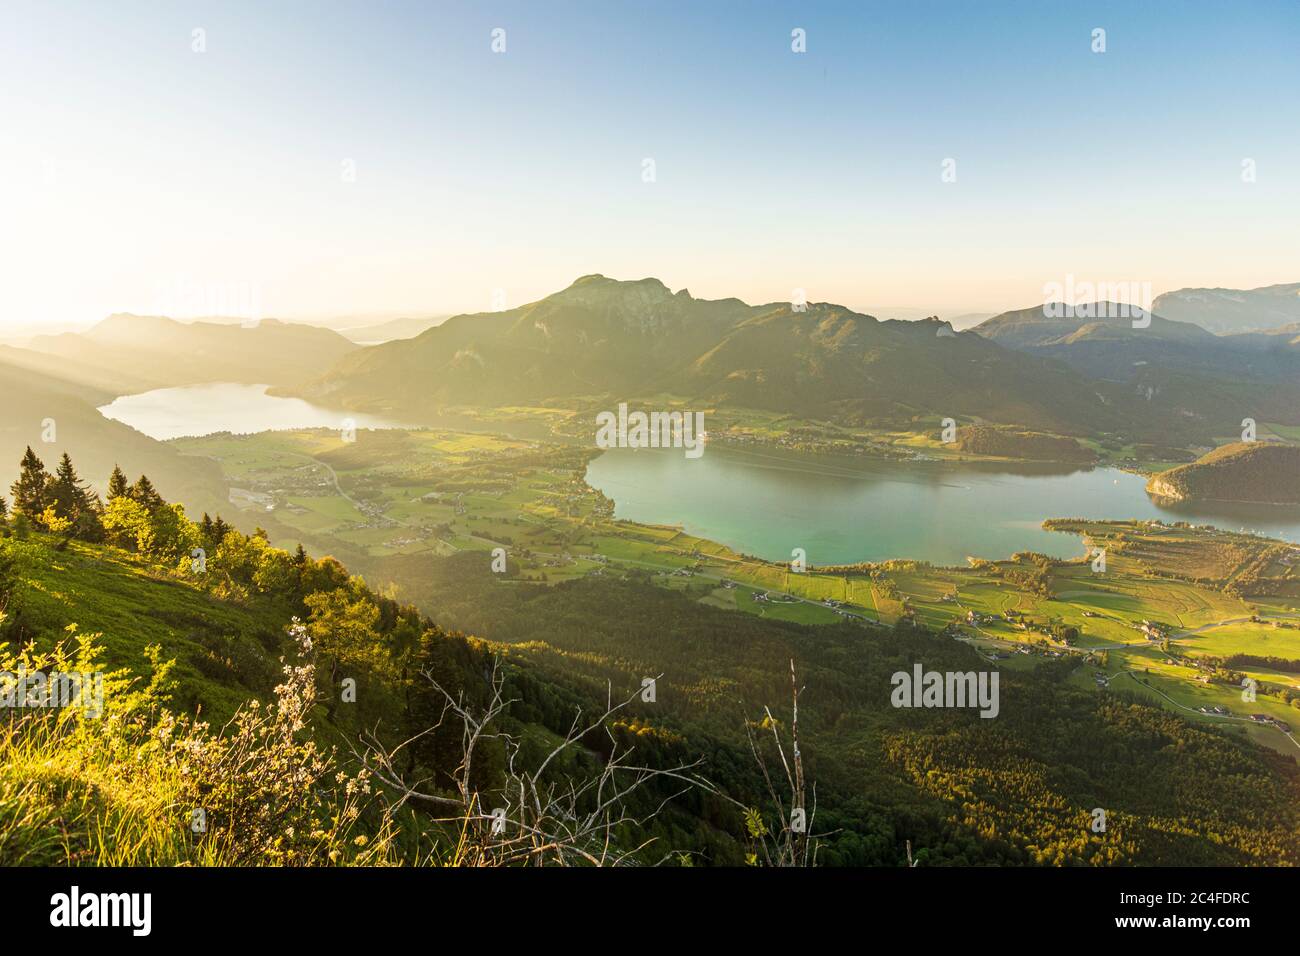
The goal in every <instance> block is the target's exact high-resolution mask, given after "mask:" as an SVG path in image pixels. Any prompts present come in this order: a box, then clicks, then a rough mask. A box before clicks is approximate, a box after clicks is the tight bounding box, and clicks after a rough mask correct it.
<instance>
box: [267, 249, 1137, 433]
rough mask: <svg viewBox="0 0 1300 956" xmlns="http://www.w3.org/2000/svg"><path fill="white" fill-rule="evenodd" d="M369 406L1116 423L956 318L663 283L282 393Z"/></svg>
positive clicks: (395, 352) (436, 342) (412, 348)
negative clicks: (661, 402) (539, 406)
mask: <svg viewBox="0 0 1300 956" xmlns="http://www.w3.org/2000/svg"><path fill="white" fill-rule="evenodd" d="M283 393H285V394H295V395H299V396H301V397H303V398H307V399H309V400H312V401H318V402H321V403H323V404H329V405H334V406H340V407H344V408H348V409H353V410H358V411H373V412H388V413H393V412H401V413H402V414H403V415H406V416H408V417H409V416H412V415H414V416H419V415H429V414H432V413H433V412H435V411H436V409H437V408H439V407H441V406H443V405H449V404H461V405H474V404H493V405H510V404H524V403H540V402H546V401H551V402H567V403H574V402H578V403H582V402H586V401H598V400H604V399H606V398H607V397H608V396H622V397H640V398H649V397H651V396H654V395H660V394H665V393H667V394H672V395H677V396H683V397H688V398H690V399H692V400H695V401H697V402H701V403H704V404H707V405H709V406H718V405H736V406H744V407H751V408H763V409H774V410H778V411H782V412H792V413H798V414H803V415H808V416H813V417H822V418H828V419H834V420H839V421H845V422H863V421H865V420H867V419H876V420H879V419H893V420H903V421H908V420H911V419H913V418H915V417H917V416H930V415H934V414H945V415H946V414H954V415H958V414H960V415H969V416H980V417H983V418H987V419H989V420H991V421H998V422H1008V423H1015V424H1021V425H1025V426H1029V427H1035V428H1047V429H1053V430H1058V431H1063V432H1087V431H1090V430H1092V429H1094V428H1095V427H1096V424H1097V423H1098V422H1103V423H1105V424H1106V425H1108V426H1111V427H1117V426H1119V425H1120V424H1121V423H1122V421H1123V417H1124V416H1122V415H1119V414H1115V413H1113V412H1112V411H1111V410H1110V409H1109V408H1108V406H1107V403H1106V401H1105V399H1104V398H1103V397H1102V396H1099V395H1098V394H1096V391H1095V389H1094V388H1093V387H1092V385H1091V383H1089V382H1088V381H1087V379H1086V378H1085V377H1084V376H1082V375H1079V374H1078V373H1076V372H1075V371H1073V370H1072V369H1070V368H1068V367H1067V366H1065V365H1063V364H1061V363H1057V362H1050V361H1045V360H1033V359H1028V360H1027V359H1026V358H1025V357H1023V356H1018V355H1015V354H1013V353H1011V352H1009V351H1008V350H1006V349H1004V348H1002V347H1000V346H998V345H997V344H995V343H992V342H990V341H988V340H987V339H985V338H983V337H981V336H979V335H976V334H973V333H970V332H955V331H954V330H953V328H952V327H951V326H950V325H949V324H948V323H946V322H940V321H938V320H934V319H931V320H924V321H914V322H907V321H897V320H887V321H881V320H879V319H876V318H874V317H872V316H868V315H862V314H859V313H856V312H854V311H852V310H851V309H848V308H845V307H844V306H839V305H834V304H831V303H809V304H807V305H806V306H804V307H802V308H800V307H796V306H794V305H792V304H791V303H788V302H781V303H769V304H766V305H748V304H746V303H744V302H741V301H740V300H739V299H718V300H705V299H696V298H694V297H693V296H691V294H690V293H689V292H688V291H686V290H681V291H679V292H677V293H673V292H671V291H670V290H669V289H668V288H667V287H666V286H665V285H664V284H663V283H662V282H660V281H659V280H658V279H642V280H640V281H634V282H621V281H616V280H614V279H609V278H606V277H604V276H600V275H590V276H584V277H582V278H580V279H578V280H577V281H576V282H574V283H573V284H572V285H570V286H569V287H568V288H567V289H564V290H562V291H560V292H557V293H555V294H554V295H550V296H547V297H546V298H544V299H542V300H540V301H537V302H533V303H530V304H528V305H524V306H520V307H518V308H515V309H511V310H509V311H503V312H494V313H479V314H472V315H459V316H454V317H452V318H450V319H448V320H447V321H446V322H444V323H443V324H441V325H439V326H437V327H436V328H432V329H429V330H427V331H426V332H424V333H422V334H421V335H419V336H417V337H415V338H413V339H406V340H402V341H395V342H389V343H386V344H383V345H378V346H374V347H372V348H367V349H363V350H359V351H356V352H354V353H351V354H349V355H346V356H344V357H343V358H342V359H341V360H340V361H339V362H338V363H337V364H335V365H334V367H333V368H331V369H329V371H328V372H326V373H325V374H323V375H320V376H318V377H316V378H315V379H313V380H311V381H309V382H307V383H306V384H304V385H302V386H300V387H297V388H293V389H286V390H283Z"/></svg>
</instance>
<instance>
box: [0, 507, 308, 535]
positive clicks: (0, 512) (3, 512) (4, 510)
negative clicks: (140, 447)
mask: <svg viewBox="0 0 1300 956" xmlns="http://www.w3.org/2000/svg"><path fill="white" fill-rule="evenodd" d="M8 517H9V502H7V501H5V498H4V495H0V521H4V520H5V519H6V518H8ZM298 547H300V548H301V547H302V545H298Z"/></svg>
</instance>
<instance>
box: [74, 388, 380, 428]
mask: <svg viewBox="0 0 1300 956" xmlns="http://www.w3.org/2000/svg"><path fill="white" fill-rule="evenodd" d="M269 387H270V386H269V385H241V384H237V383H233V382H214V383H212V384H209V385H187V386H183V387H180V388H156V389H154V390H153V391H150V392H140V393H139V394H136V395H123V396H122V397H120V398H117V399H114V400H113V401H112V402H110V403H109V404H107V405H103V406H101V407H100V409H99V411H100V414H102V415H103V416H104V417H105V418H112V419H115V420H116V421H119V422H122V423H123V424H126V425H130V426H131V427H132V428H134V429H135V430H136V431H139V432H144V434H146V435H148V436H149V437H150V438H156V439H158V440H159V441H166V440H167V439H169V438H192V437H197V436H200V435H211V434H213V433H214V432H232V433H233V434H236V435H250V434H253V433H254V432H264V431H276V430H280V429H285V428H337V429H342V428H343V427H344V425H343V422H344V420H345V419H351V420H352V422H353V424H354V425H355V427H357V428H400V427H402V426H401V425H400V424H398V423H397V422H393V421H389V420H387V419H383V418H380V417H378V416H375V415H362V414H360V413H358V412H340V411H338V410H337V409H332V408H324V407H322V406H320V405H313V404H311V402H304V401H303V400H302V399H300V398H280V397H278V396H275V395H268V394H266V390H267V389H268V388H269Z"/></svg>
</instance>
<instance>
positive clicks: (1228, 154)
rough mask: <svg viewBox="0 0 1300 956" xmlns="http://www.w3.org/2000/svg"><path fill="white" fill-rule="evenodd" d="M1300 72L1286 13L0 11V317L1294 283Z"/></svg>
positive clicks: (986, 295)
mask: <svg viewBox="0 0 1300 956" xmlns="http://www.w3.org/2000/svg"><path fill="white" fill-rule="evenodd" d="M497 27H500V28H503V29H505V31H506V52H505V53H503V54H496V53H493V52H492V50H491V31H492V30H493V29H494V28H497ZM796 27H798V28H802V29H804V30H806V32H807V52H806V53H804V54H795V53H793V52H792V51H791V37H790V33H791V30H792V29H794V28H796ZM1097 27H1100V28H1103V29H1105V30H1106V48H1107V49H1106V52H1105V53H1103V54H1097V53H1094V52H1092V49H1091V43H1092V39H1091V33H1092V30H1093V29H1094V28H1097ZM196 28H201V29H203V30H204V31H205V32H206V52H204V53H195V52H193V50H192V42H193V41H192V31H193V30H194V29H196ZM1297 51H1300V4H1297V3H1296V2H1293V0H1292V2H1281V0H1279V2H1258V3H1253V2H1241V3H1213V4H1212V3H1197V2H1169V3H1134V2H1128V3H1055V2H1024V3H996V2H989V3H972V2H934V3H924V2H921V3H913V2H907V3H903V2H896V3H888V4H868V3H819V4H809V3H802V4H784V3H758V2H746V3H721V2H707V0H705V2H698V3H661V2H656V3H640V2H631V0H611V2H608V3H601V4H597V3H594V2H585V3H577V2H570V3H556V2H540V0H535V2H528V3H405V2H401V3H399V2H390V3H382V2H380V3H360V2H355V3H343V2H338V3H319V2H312V3H306V2H303V3H296V2H284V0H276V2H273V3H242V2H220V3H166V4H161V3H153V2H131V0H116V2H114V3H111V4H108V3H100V2H85V3H50V2H32V3H26V2H19V0H7V2H5V3H4V5H3V7H0V116H3V117H4V122H3V124H0V144H2V145H3V149H0V173H2V174H3V175H0V280H3V281H2V285H0V288H3V290H4V294H5V297H4V298H3V299H0V323H9V324H14V323H23V322H31V321H46V322H54V321H66V320H77V319H81V320H87V321H88V320H91V319H95V318H98V317H99V316H101V315H102V314H104V313H107V312H109V311H112V310H118V309H131V310H135V311H151V310H152V307H153V306H154V305H156V304H157V302H158V299H159V294H160V292H159V290H160V289H162V290H171V291H172V292H173V293H175V291H176V290H177V289H179V288H184V289H187V290H194V289H202V290H209V292H210V293H211V290H217V292H216V293H211V294H215V295H218V296H219V295H220V294H221V290H228V289H244V288H248V287H254V288H256V290H257V296H258V299H259V302H260V307H261V310H262V311H263V312H265V313H266V314H272V315H304V314H323V313H331V312H332V313H361V312H399V311H400V312H412V313H415V312H424V313H428V312H439V311H462V310H480V309H486V308H488V307H489V306H490V303H491V299H492V294H493V290H496V289H501V290H503V292H504V295H505V297H506V302H507V304H508V305H515V304H518V303H520V302H523V301H528V300H530V299H533V298H537V297H539V296H541V295H544V294H546V293H547V292H550V291H553V290H554V289H556V288H559V287H562V286H563V285H566V284H567V283H568V282H569V281H571V280H572V279H573V278H575V277H576V276H578V275H581V274H584V273H589V272H602V273H605V274H607V275H613V276H617V277H620V278H639V277H642V276H645V275H655V276H658V277H660V278H662V279H663V280H664V281H665V282H667V283H668V284H669V285H670V286H671V287H672V288H674V289H677V288H680V287H683V286H686V287H689V288H690V289H691V291H692V292H693V293H694V294H696V295H703V296H723V295H737V296H740V297H741V298H745V299H748V300H750V301H770V300H778V299H785V298H788V297H789V295H790V291H791V290H792V289H793V288H804V289H806V290H807V294H808V295H809V297H810V298H811V299H814V300H831V301H838V302H843V303H845V304H847V305H850V306H854V307H858V308H876V309H880V308H885V307H891V306H897V307H908V308H914V309H925V310H933V311H937V312H940V313H941V314H951V313H954V312H957V311H966V310H971V311H975V310H988V311H994V310H999V309H1002V308H1012V307H1020V306H1024V305H1029V304H1032V303H1034V302H1036V301H1041V297H1042V296H1041V290H1042V287H1043V286H1044V284H1045V283H1048V282H1054V281H1055V282H1062V281H1064V279H1065V277H1066V275H1067V274H1072V275H1074V276H1075V277H1076V279H1077V280H1081V281H1108V282H1115V281H1147V282H1151V283H1152V284H1153V287H1154V291H1155V292H1157V293H1158V292H1160V291H1164V290H1166V289H1171V288H1178V287H1181V286H1187V285H1222V286H1234V285H1242V286H1254V285H1264V284H1269V283H1273V282H1283V281H1300V238H1298V235H1300V231H1298V230H1297V228H1296V226H1297V223H1298V222H1300V115H1298V113H1300V109H1298V107H1297V92H1298V91H1300V55H1298V53H1297ZM647 158H650V159H653V160H654V163H655V173H656V181H655V182H653V183H646V182H643V181H642V164H643V160H644V159H647ZM947 158H952V159H955V160H956V172H957V180H956V182H953V183H944V182H941V178H940V173H941V163H942V162H943V161H944V160H945V159H947ZM1245 159H1252V160H1254V162H1255V164H1256V169H1257V181H1256V182H1253V183H1244V182H1243V181H1242V175H1241V170H1242V162H1243V160H1245ZM348 160H350V161H352V162H354V163H355V169H356V181H355V182H345V181H344V178H343V176H342V175H341V171H342V164H343V163H344V162H345V161H348ZM211 294H210V296H209V297H211Z"/></svg>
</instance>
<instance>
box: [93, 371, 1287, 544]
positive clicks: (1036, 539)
mask: <svg viewBox="0 0 1300 956" xmlns="http://www.w3.org/2000/svg"><path fill="white" fill-rule="evenodd" d="M266 390H267V386H266V385H240V384H234V383H230V382H219V383H214V384H210V385H191V386H186V387H181V388H160V389H155V390H153V391H150V392H141V393H140V394H138V395H126V396H123V397H121V398H118V399H117V400H115V401H113V402H111V403H110V404H108V405H105V406H103V407H102V408H100V412H102V413H103V414H104V415H105V416H106V417H108V418H113V419H116V420H118V421H120V422H124V423H125V424H127V425H130V426H131V427H133V428H135V429H137V430H138V431H141V432H143V433H144V434H146V435H148V436H150V437H151V438H156V439H159V440H160V441H165V440H167V439H169V438H180V437H190V436H200V435H210V434H212V433H214V432H221V431H229V432H233V433H235V434H252V433H254V432H261V431H269V430H278V429H287V428H335V429H337V428H342V427H343V422H344V420H345V419H348V418H350V419H352V421H353V422H354V423H355V425H356V427H357V428H362V429H365V428H401V427H403V426H402V425H401V424H400V423H398V422H395V421H391V420H388V419H385V418H382V417H379V416H375V415H363V414H360V413H348V412H341V411H338V410H336V409H330V408H324V407H322V406H319V405H313V404H311V403H310V402H305V401H303V400H301V399H297V398H280V397H277V396H272V395H267V394H266ZM438 424H439V425H440V426H441V427H446V428H453V429H456V428H459V429H461V430H466V431H481V430H487V429H486V428H485V427H484V425H483V423H481V422H473V421H472V420H466V421H463V422H461V421H453V420H448V421H446V422H443V421H439V423H438ZM471 424H472V425H473V426H474V427H470V426H471ZM528 424H529V423H526V422H525V423H518V424H516V423H513V422H512V423H510V424H508V425H507V426H505V427H506V428H507V429H509V430H510V431H511V432H516V431H525V430H527V428H526V426H527V425H528ZM521 426H525V427H521ZM535 427H536V429H537V430H538V431H539V432H544V431H545V429H544V428H543V427H542V426H541V425H540V424H538V425H536V426H535ZM517 437H525V436H522V435H520V436H517ZM527 437H537V438H542V437H546V436H545V435H544V434H538V435H529V436H527ZM587 481H588V482H590V483H591V485H592V486H593V487H595V488H599V489H600V490H601V491H602V492H604V493H605V494H606V495H608V496H609V497H610V498H613V499H614V502H615V512H614V513H615V515H616V517H619V518H628V519H630V520H633V521H643V522H647V523H649V524H672V525H681V526H682V527H684V528H685V529H686V530H687V531H689V532H691V533H692V534H697V535H700V536H701V537H705V538H710V539H712V540H714V541H720V542H722V543H723V544H726V545H727V546H729V547H731V548H734V549H735V550H737V551H740V552H743V553H746V554H753V555H757V556H759V557H762V558H766V559H768V560H772V561H788V560H789V559H790V552H791V550H792V549H793V548H803V549H804V551H805V552H806V553H807V558H808V561H809V562H810V563H812V564H841V563H851V562H854V561H880V560H884V559H887V558H916V559H918V560H923V561H930V562H933V563H935V564H962V563H964V562H965V560H966V556H967V555H973V556H976V557H982V558H1005V557H1007V556H1008V555H1011V554H1014V553H1015V552H1017V551H1041V552H1043V553H1045V554H1051V555H1054V556H1056V557H1062V558H1064V557H1073V556H1076V555H1078V554H1080V553H1082V549H1081V548H1080V545H1079V542H1078V539H1077V538H1075V537H1074V536H1072V535H1064V534H1056V533H1053V532H1048V531H1044V530H1043V529H1042V528H1041V527H1040V525H1041V523H1042V521H1043V519H1044V518H1115V519H1122V518H1160V519H1163V520H1166V521H1177V520H1182V521H1190V522H1193V523H1195V524H1214V525H1217V526H1219V527H1221V528H1228V529H1231V530H1238V529H1243V528H1244V529H1248V530H1255V531H1259V532H1261V533H1263V534H1268V535H1272V536H1274V537H1279V538H1284V539H1286V540H1288V541H1300V509H1272V508H1268V507H1265V506H1252V505H1228V504H1218V503H1215V504H1201V503H1198V504H1194V505H1188V504H1184V505H1173V506H1170V505H1156V504H1155V503H1154V502H1153V501H1152V500H1151V498H1150V497H1148V496H1147V493H1146V491H1145V484H1146V481H1145V479H1144V478H1142V477H1141V476H1139V475H1131V474H1128V473H1127V472H1123V471H1117V470H1114V469H1108V468H1094V469H1078V468H1074V467H1072V466H1068V465H1051V464H1019V463H1002V462H998V463H962V462H933V461H886V460H878V459H867V458H842V457H829V456H813V455H801V454H797V453H793V452H784V451H779V450H767V449H749V448H736V447H725V446H721V445H717V444H714V445H710V446H708V450H707V451H706V453H705V454H704V455H703V456H702V457H700V458H695V459H688V458H686V457H685V455H684V453H683V452H682V451H680V450H673V449H651V448H647V449H641V450H637V451H633V450H629V449H611V450H609V451H606V452H604V453H603V454H602V455H601V456H600V457H599V458H597V459H595V460H594V461H593V462H592V463H591V465H590V466H589V467H588V469H587Z"/></svg>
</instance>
